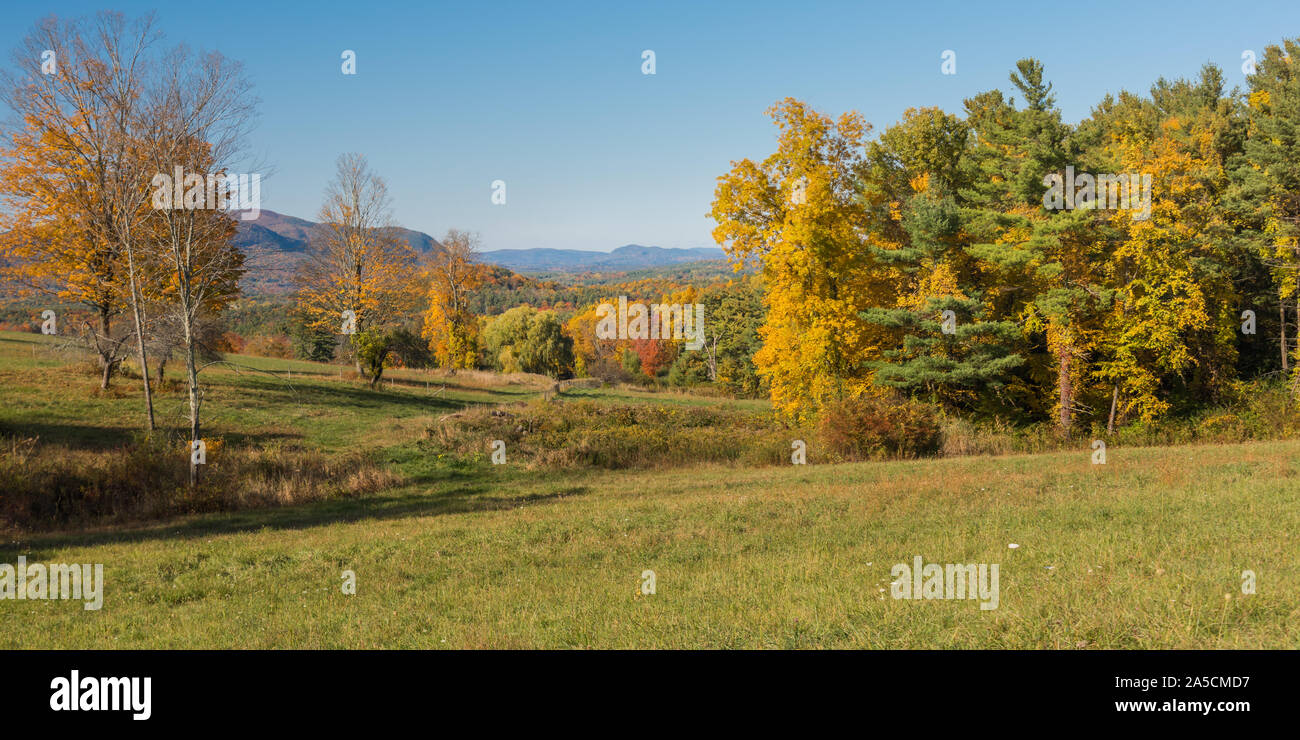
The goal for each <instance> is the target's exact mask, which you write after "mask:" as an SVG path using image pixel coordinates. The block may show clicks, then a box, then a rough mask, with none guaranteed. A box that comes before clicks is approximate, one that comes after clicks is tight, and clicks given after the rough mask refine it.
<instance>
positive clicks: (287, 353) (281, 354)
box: [243, 334, 293, 360]
mask: <svg viewBox="0 0 1300 740" xmlns="http://www.w3.org/2000/svg"><path fill="white" fill-rule="evenodd" d="M243 351H244V353H245V354H249V355H257V356H259V357H274V358H276V359H280V360H288V359H292V358H293V347H292V346H290V344H289V337H287V336H285V335H283V334H271V335H268V334H262V335H259V336H256V337H252V338H251V339H249V340H248V341H247V342H245V343H244V348H243Z"/></svg>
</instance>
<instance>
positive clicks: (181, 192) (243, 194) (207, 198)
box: [149, 165, 262, 221]
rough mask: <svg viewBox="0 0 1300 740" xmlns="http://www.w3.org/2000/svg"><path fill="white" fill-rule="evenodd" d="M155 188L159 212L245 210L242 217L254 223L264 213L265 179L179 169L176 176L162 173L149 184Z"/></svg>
mask: <svg viewBox="0 0 1300 740" xmlns="http://www.w3.org/2000/svg"><path fill="white" fill-rule="evenodd" d="M149 184H150V185H152V186H153V207H154V208H155V209H157V210H164V211H170V210H187V211H190V210H196V209H211V210H222V211H224V210H227V209H231V208H233V209H237V210H240V211H242V213H240V214H239V218H240V219H242V220H244V221H254V220H256V219H257V217H258V216H260V215H261V213H262V176H261V175H259V174H252V175H217V174H207V175H201V174H199V173H197V172H190V173H186V172H185V169H184V168H183V167H180V166H179V165H178V166H177V167H176V169H175V171H174V172H173V174H170V175H169V174H167V173H165V172H159V173H158V174H156V175H154V176H153V179H152V180H150V181H149Z"/></svg>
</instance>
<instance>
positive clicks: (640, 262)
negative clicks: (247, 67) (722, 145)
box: [234, 209, 726, 293]
mask: <svg viewBox="0 0 1300 740" xmlns="http://www.w3.org/2000/svg"><path fill="white" fill-rule="evenodd" d="M238 224H239V228H238V230H237V231H236V233H235V238H234V244H235V246H237V247H239V248H240V249H241V250H243V252H244V255H245V267H246V268H247V269H248V272H247V274H246V275H245V276H244V281H243V287H244V289H245V291H247V292H250V293H284V292H287V291H289V290H291V289H292V287H293V275H294V273H295V272H296V271H297V269H298V265H300V264H301V263H302V261H303V260H305V259H306V258H307V253H308V245H309V242H310V241H311V235H312V233H313V231H314V230H315V229H316V227H317V226H319V224H318V223H316V222H315V221H308V220H307V219H304V218H297V217H295V216H288V215H285V214H283V213H276V212H275V211H268V210H265V209H263V210H262V211H261V212H260V213H259V214H258V216H257V218H255V219H252V220H249V221H244V220H242V219H240V220H238ZM393 230H394V232H395V233H396V234H397V236H398V237H399V238H401V239H403V240H404V241H406V243H407V244H409V245H411V248H412V249H414V250H415V251H416V253H417V254H427V253H429V252H432V251H434V250H436V249H440V248H441V247H442V245H441V244H439V243H438V240H437V239H434V238H433V237H431V236H429V235H428V234H426V233H424V232H422V231H415V230H413V229H405V228H402V227H400V226H395V227H393ZM725 256H726V255H725V254H724V253H723V251H722V250H721V249H718V248H716V247H696V248H694V249H678V248H672V249H665V248H663V247H646V246H642V245H640V244H626V245H624V246H621V247H619V248H617V249H615V250H614V251H612V252H591V251H584V250H579V249H544V248H539V249H496V250H491V251H487V252H481V253H480V254H479V258H480V259H481V260H482V261H483V262H486V263H488V264H492V265H498V266H501V267H505V268H507V269H510V270H514V271H516V272H574V273H578V272H605V271H611V272H612V271H626V270H637V269H645V268H652V267H662V266H665V265H678V264H685V263H689V262H702V261H707V260H720V259H724V258H725Z"/></svg>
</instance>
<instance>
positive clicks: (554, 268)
mask: <svg viewBox="0 0 1300 740" xmlns="http://www.w3.org/2000/svg"><path fill="white" fill-rule="evenodd" d="M481 256H482V259H483V261H484V262H489V263H491V264H494V265H500V266H502V267H508V268H510V269H511V270H515V271H533V272H595V271H604V270H636V269H642V268H646V267H661V266H663V265H676V264H681V263H684V262H703V261H706V260H720V259H724V258H725V257H726V253H725V252H723V251H722V250H721V249H718V248H717V247H695V248H692V249H678V248H670V249H665V248H663V247H644V246H641V245H640V244H625V245H623V246H621V247H619V248H617V249H615V250H614V251H612V252H588V251H583V250H579V249H495V250H491V251H488V252H483V253H482V255H481Z"/></svg>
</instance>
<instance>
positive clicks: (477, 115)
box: [0, 0, 1300, 251]
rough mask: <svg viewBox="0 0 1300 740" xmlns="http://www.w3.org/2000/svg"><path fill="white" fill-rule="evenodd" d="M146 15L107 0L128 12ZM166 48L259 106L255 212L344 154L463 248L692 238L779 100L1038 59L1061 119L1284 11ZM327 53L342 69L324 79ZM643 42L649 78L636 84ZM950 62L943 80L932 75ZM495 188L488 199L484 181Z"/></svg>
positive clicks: (940, 10) (714, 20) (529, 10)
mask: <svg viewBox="0 0 1300 740" xmlns="http://www.w3.org/2000/svg"><path fill="white" fill-rule="evenodd" d="M155 5H156V4H155V3H139V2H117V3H116V4H115V5H113V6H111V7H113V8H114V9H116V10H121V11H123V12H125V13H127V14H129V15H134V14H139V13H141V12H144V11H147V10H149V9H151V8H153V7H155ZM101 7H106V6H104V5H103V4H102V3H91V2H78V1H75V0H43V1H42V2H38V3H19V2H13V1H12V0H11V1H10V2H5V3H3V4H2V5H0V46H3V47H4V48H5V49H6V51H5V52H4V54H3V57H0V58H3V59H4V60H5V61H7V59H8V51H7V50H8V49H12V48H13V47H14V45H15V44H16V42H17V41H18V39H19V38H20V37H21V36H22V35H23V34H24V33H26V31H27V30H28V29H29V28H30V26H31V24H32V23H33V22H34V21H35V20H36V19H37V18H38V17H40V16H43V15H47V14H50V13H54V14H57V15H68V16H74V15H82V14H87V13H91V12H94V11H95V10H98V9H99V8H101ZM157 9H158V19H159V22H160V26H161V28H162V29H163V30H164V31H165V32H166V34H167V40H168V41H169V42H172V43H178V42H185V43H188V44H190V45H191V46H195V47H198V48H205V49H215V50H218V51H220V52H222V53H224V54H226V55H227V56H230V57H233V58H236V59H239V60H241V61H243V62H244V63H245V64H246V65H247V71H248V74H249V77H250V78H251V79H252V80H253V82H254V84H255V85H256V90H257V94H258V96H259V97H260V98H261V99H262V104H261V116H260V122H259V125H258V127H257V128H256V129H255V132H254V136H253V140H252V141H251V142H250V144H251V149H252V150H253V151H254V152H255V153H256V154H257V155H258V156H259V157H260V158H261V159H262V160H264V161H265V162H267V163H268V164H270V165H271V166H272V168H273V170H274V174H273V176H271V177H270V178H269V179H267V180H266V181H265V183H264V185H263V193H262V197H263V207H265V208H269V209H271V210H275V211H280V212H282V213H287V214H290V215H294V216H301V217H305V218H314V217H315V214H316V211H317V209H318V208H319V206H320V200H321V195H322V191H323V189H324V186H325V184H326V182H327V181H328V180H329V178H330V176H331V174H332V172H333V165H334V159H335V157H336V156H337V155H339V154H340V153H343V152H348V151H356V152H361V153H363V154H365V155H366V156H367V157H368V158H369V160H370V162H371V165H372V166H373V167H374V168H375V169H376V170H377V171H378V172H379V173H380V174H381V175H383V176H384V177H385V178H386V179H387V180H388V183H389V189H390V191H391V193H392V195H393V200H394V214H395V217H396V219H397V221H398V222H399V223H400V224H402V225H403V226H407V227H409V228H413V229H418V230H420V231H426V232H428V233H430V234H433V235H434V236H439V235H441V234H442V233H443V232H445V231H446V230H447V229H448V228H459V229H466V230H470V231H476V232H478V233H479V234H480V235H481V236H482V239H483V248H484V249H511V248H518V249H523V248H529V247H553V248H571V249H590V250H601V251H608V250H610V249H613V248H614V247H617V246H620V245H622V244H627V243H638V244H647V245H657V246H663V247H696V246H711V245H712V244H713V241H712V239H711V237H710V235H709V234H710V230H711V228H712V225H713V224H712V221H711V220H710V219H709V218H708V217H707V215H706V214H707V213H708V210H709V204H710V201H711V200H712V194H713V187H714V183H715V179H716V178H717V176H718V175H720V174H722V173H724V172H726V171H727V170H728V169H729V166H730V165H729V163H730V161H731V160H734V159H740V158H743V157H751V158H755V159H759V158H762V157H764V156H766V155H767V154H768V153H770V152H771V150H772V148H773V144H774V134H773V132H774V130H775V129H774V128H773V126H772V125H771V122H770V120H769V119H767V118H766V117H765V116H764V115H763V111H764V110H765V109H766V108H767V107H768V106H770V105H771V104H772V103H773V102H775V101H777V100H779V99H781V98H784V97H786V96H794V97H797V98H801V99H803V100H806V101H808V102H810V103H811V104H812V105H813V106H814V107H816V108H818V109H819V110H822V111H825V112H829V113H833V114H838V113H840V112H842V111H845V110H857V111H860V112H861V113H862V114H863V115H864V116H865V117H866V118H867V120H869V121H871V122H872V123H873V124H874V125H875V126H876V130H877V131H880V130H882V129H883V128H884V127H886V126H888V125H889V124H891V123H893V122H895V121H897V120H898V118H899V116H900V114H901V113H902V112H903V111H904V110H906V109H907V108H909V107H917V106H925V105H938V106H941V107H943V108H944V109H946V110H949V111H953V112H960V110H961V101H962V100H963V99H964V98H966V97H969V96H970V95H972V94H974V93H977V92H979V91H982V90H987V89H990V88H994V87H999V88H1002V89H1003V90H1006V89H1008V88H1009V87H1010V83H1009V82H1007V75H1008V73H1009V71H1010V69H1011V68H1012V66H1013V65H1014V63H1015V61H1016V60H1017V59H1019V58H1021V57H1025V56H1034V57H1038V58H1039V59H1041V60H1043V62H1044V63H1045V64H1046V67H1047V73H1048V76H1049V79H1051V80H1052V81H1053V82H1054V83H1055V86H1056V88H1055V90H1056V94H1057V99H1058V102H1059V104H1060V106H1061V108H1062V110H1063V111H1064V113H1065V116H1066V118H1067V119H1068V120H1070V121H1077V120H1078V119H1080V118H1083V117H1085V116H1087V115H1088V112H1089V110H1090V108H1091V107H1092V105H1093V104H1095V103H1096V102H1097V101H1098V100H1099V99H1100V98H1101V96H1102V95H1104V94H1105V93H1106V92H1117V91H1119V90H1121V89H1130V90H1139V91H1143V92H1145V91H1146V89H1147V88H1148V87H1149V86H1150V84H1151V82H1152V81H1154V80H1155V79H1156V78H1157V77H1160V76H1165V77H1170V78H1173V77H1180V76H1192V75H1195V74H1196V72H1197V71H1198V69H1199V68H1200V66H1201V65H1202V64H1204V63H1205V62H1214V63H1216V64H1218V65H1219V66H1221V67H1222V68H1223V69H1224V71H1225V74H1226V77H1227V80H1228V82H1229V84H1230V85H1232V84H1243V83H1244V79H1245V78H1244V75H1243V73H1242V70H1241V64H1242V62H1241V55H1242V51H1243V50H1246V49H1252V50H1254V51H1255V52H1256V53H1257V54H1262V52H1263V48H1264V47H1265V46H1266V45H1268V44H1270V43H1276V42H1278V41H1279V40H1281V38H1283V37H1284V36H1288V35H1294V36H1300V2H1296V0H1283V1H1273V0H1256V1H1254V2H1250V3H1246V2H1239V3H1238V2H1208V1H1200V0H1188V1H1184V2H1141V1H1140V0H1128V1H1127V2H1110V1H1109V0H1105V1H1101V0H1090V1H1089V2H1026V1H1025V0H1017V1H1015V2H1011V1H1004V0H998V1H996V2H978V0H976V1H972V2H930V1H927V2H916V1H912V2H906V1H901V0H895V1H892V2H866V1H864V0H858V1H857V2H798V1H797V0H789V1H788V2H767V1H766V0H748V1H744V2H731V1H728V2H718V1H715V0H686V1H682V2H677V1H669V0H646V1H645V2H633V1H624V0H603V1H600V2H582V3H579V2H565V1H564V0H544V1H535V2H504V1H496V2H491V1H489V2H465V1H464V0H461V1H458V2H454V3H453V2H442V1H440V0H439V1H435V2H416V1H409V2H397V1H386V0H365V1H357V0H353V1H350V2H328V1H325V0H318V1H315V2H300V3H291V2H280V1H278V0H261V1H259V2H242V1H240V0H223V1H222V2H220V3H202V4H200V3H180V2H173V3H166V4H163V5H162V6H161V7H158V8H157ZM344 49H351V50H354V51H355V52H356V54H357V74H356V75H355V76H345V75H343V74H342V72H341V69H340V65H341V63H342V60H341V59H340V55H341V53H342V51H343V50H344ZM645 49H651V50H654V52H655V57H656V74H655V75H653V76H650V75H643V74H642V72H641V66H642V58H641V53H642V51H643V50H645ZM945 49H951V50H953V51H955V52H956V55H957V57H956V61H957V74H955V75H951V76H946V75H943V74H941V73H940V64H941V59H940V55H941V53H942V52H943V51H944V50H945ZM494 180H503V181H505V183H506V196H507V200H506V204H505V205H493V204H492V203H491V194H492V190H491V184H492V182H493V181H494Z"/></svg>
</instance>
